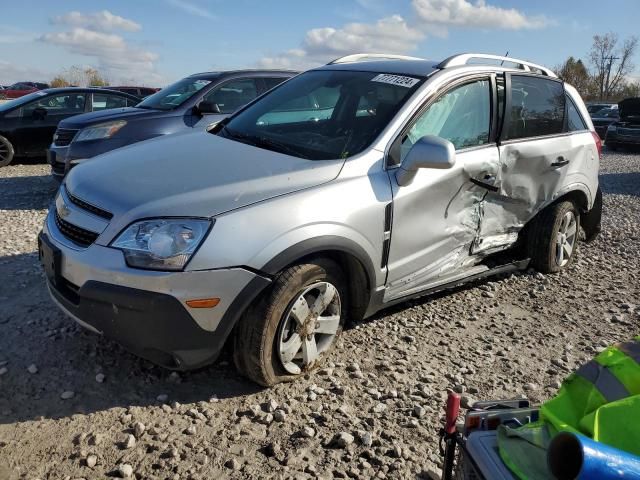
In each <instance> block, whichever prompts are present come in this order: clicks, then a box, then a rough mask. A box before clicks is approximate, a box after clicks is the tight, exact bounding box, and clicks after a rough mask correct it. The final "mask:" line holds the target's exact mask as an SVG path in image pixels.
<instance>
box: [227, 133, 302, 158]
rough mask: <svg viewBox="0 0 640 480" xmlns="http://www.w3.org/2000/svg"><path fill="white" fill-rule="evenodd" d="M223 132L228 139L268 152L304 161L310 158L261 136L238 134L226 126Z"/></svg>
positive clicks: (285, 145)
mask: <svg viewBox="0 0 640 480" xmlns="http://www.w3.org/2000/svg"><path fill="white" fill-rule="evenodd" d="M221 132H222V133H223V134H224V136H225V137H227V138H233V139H236V140H239V141H241V142H243V143H248V144H249V145H253V146H254V147H259V148H264V149H266V150H271V151H274V152H278V153H284V154H286V155H291V156H293V157H298V158H304V159H308V158H309V157H307V156H305V155H303V154H301V153H300V152H299V151H298V150H296V149H295V148H292V147H290V146H289V145H287V144H286V143H282V142H279V141H277V140H273V139H271V138H268V137H264V136H260V135H249V134H246V133H240V132H236V131H233V130H231V129H229V128H228V127H227V126H226V125H225V126H224V127H223V128H222V130H221Z"/></svg>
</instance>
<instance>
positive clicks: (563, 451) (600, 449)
mask: <svg viewBox="0 0 640 480" xmlns="http://www.w3.org/2000/svg"><path fill="white" fill-rule="evenodd" d="M547 462H548V464H549V470H551V473H553V475H554V476H555V477H556V478H557V479H558V480H569V479H579V480H609V479H618V478H621V479H625V480H631V479H634V480H635V479H640V457H638V456H636V455H632V454H630V453H627V452H624V451H622V450H618V449H617V448H613V447H610V446H609V445H605V444H604V443H600V442H596V441H594V440H591V439H590V438H588V437H585V436H584V435H579V434H574V433H570V432H562V433H559V434H558V435H556V436H555V437H554V438H553V440H552V441H551V444H550V445H549V449H548V450H547Z"/></svg>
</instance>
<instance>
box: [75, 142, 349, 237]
mask: <svg viewBox="0 0 640 480" xmlns="http://www.w3.org/2000/svg"><path fill="white" fill-rule="evenodd" d="M343 164H344V160H321V161H313V160H305V159H302V158H297V157H292V156H289V155H285V154H282V153H277V152H272V151H269V150H264V149H261V148H257V147H254V146H251V145H247V144H244V143H240V142H237V141H234V140H229V139H225V138H221V137H218V136H216V135H213V134H210V133H206V132H202V131H196V132H191V131H189V132H184V133H177V134H173V135H167V136H164V137H160V138H156V139H152V140H147V141H144V142H140V143H136V144H133V145H130V146H128V147H124V148H121V149H118V150H114V151H112V152H108V153H105V154H103V155H99V156H97V157H95V158H94V159H91V160H88V161H87V162H85V163H83V164H80V165H78V166H77V167H75V168H74V169H73V170H71V172H69V175H68V176H67V178H66V180H65V184H66V187H67V190H68V191H69V192H70V193H71V194H73V195H74V196H76V197H78V198H80V199H81V200H84V201H85V202H88V203H91V204H93V205H95V206H98V207H100V208H102V209H105V210H107V211H109V212H111V213H113V214H114V221H116V220H117V223H118V224H120V223H129V222H131V221H134V220H136V219H139V218H148V217H153V216H195V217H212V216H215V215H219V214H221V213H224V212H227V211H230V210H234V209H236V208H240V207H243V206H246V205H250V204H252V203H255V202H259V201H262V200H266V199H268V198H271V197H275V196H278V195H284V194H287V193H291V192H294V191H297V190H301V189H304V188H309V187H313V186H316V185H319V184H321V183H325V182H328V181H330V180H332V179H334V178H335V177H336V176H337V175H338V174H339V173H340V169H341V168H342V165H343ZM112 223H113V221H112ZM124 226H125V225H120V227H124Z"/></svg>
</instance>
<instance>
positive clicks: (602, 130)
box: [591, 107, 620, 140]
mask: <svg viewBox="0 0 640 480" xmlns="http://www.w3.org/2000/svg"><path fill="white" fill-rule="evenodd" d="M619 119H620V112H619V110H618V109H617V108H610V107H605V108H601V109H600V110H598V111H597V112H594V113H592V114H591V121H592V122H593V126H594V127H595V129H596V132H597V133H598V135H599V136H600V138H602V139H603V140H604V137H605V135H606V133H607V128H609V125H611V124H612V123H614V122H617V121H618V120H619Z"/></svg>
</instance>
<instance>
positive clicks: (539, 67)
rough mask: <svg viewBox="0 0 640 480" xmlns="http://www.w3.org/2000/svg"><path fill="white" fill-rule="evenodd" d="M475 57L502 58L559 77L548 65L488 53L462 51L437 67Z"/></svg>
mask: <svg viewBox="0 0 640 480" xmlns="http://www.w3.org/2000/svg"><path fill="white" fill-rule="evenodd" d="M473 58H480V59H485V60H500V61H502V62H509V63H515V64H516V65H518V66H519V68H521V69H522V70H524V71H525V72H531V71H533V70H539V71H540V72H542V74H543V75H546V76H547V77H553V78H557V75H556V74H555V73H554V72H553V71H551V70H550V69H548V68H547V67H543V66H542V65H537V64H535V63H531V62H527V61H525V60H519V59H517V58H511V57H503V56H502V55H489V54H486V53H461V54H458V55H453V56H451V57H449V58H447V59H445V60H443V61H442V62H440V64H439V65H438V67H437V68H448V67H459V66H461V65H466V64H467V63H469V60H471V59H473Z"/></svg>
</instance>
